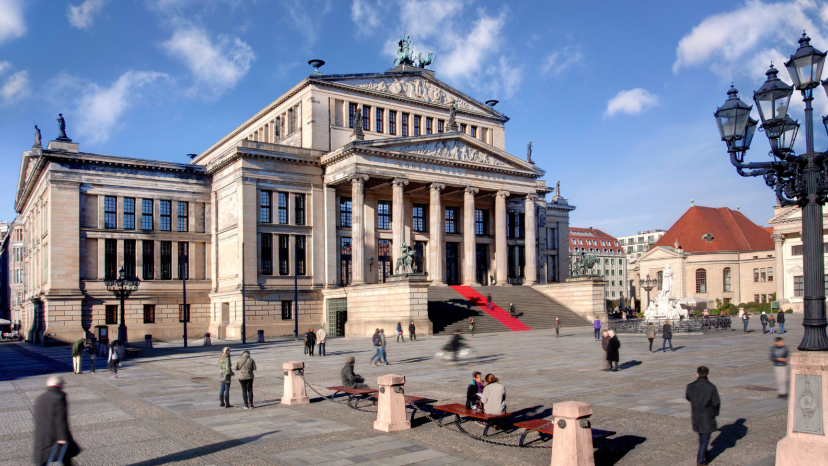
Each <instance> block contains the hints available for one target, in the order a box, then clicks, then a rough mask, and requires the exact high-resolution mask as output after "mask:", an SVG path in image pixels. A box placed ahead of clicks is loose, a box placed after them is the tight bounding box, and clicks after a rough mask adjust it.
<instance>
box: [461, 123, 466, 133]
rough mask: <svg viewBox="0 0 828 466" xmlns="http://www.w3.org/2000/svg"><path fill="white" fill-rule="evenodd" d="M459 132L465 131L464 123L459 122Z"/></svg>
mask: <svg viewBox="0 0 828 466" xmlns="http://www.w3.org/2000/svg"><path fill="white" fill-rule="evenodd" d="M460 132H461V133H465V132H466V124H465V123H460Z"/></svg>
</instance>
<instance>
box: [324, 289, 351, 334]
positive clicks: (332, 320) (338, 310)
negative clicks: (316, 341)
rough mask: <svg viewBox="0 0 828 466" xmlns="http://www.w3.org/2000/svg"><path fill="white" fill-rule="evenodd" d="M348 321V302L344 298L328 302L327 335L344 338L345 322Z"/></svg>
mask: <svg viewBox="0 0 828 466" xmlns="http://www.w3.org/2000/svg"><path fill="white" fill-rule="evenodd" d="M347 320H348V300H347V299H345V298H337V299H329V300H328V335H330V336H332V337H344V336H345V322H346V321H347Z"/></svg>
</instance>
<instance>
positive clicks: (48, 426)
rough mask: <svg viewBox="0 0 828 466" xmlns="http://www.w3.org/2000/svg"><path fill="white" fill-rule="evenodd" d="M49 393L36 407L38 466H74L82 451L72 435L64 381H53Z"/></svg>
mask: <svg viewBox="0 0 828 466" xmlns="http://www.w3.org/2000/svg"><path fill="white" fill-rule="evenodd" d="M46 386H47V387H48V388H47V389H46V392H45V393H43V394H42V395H40V396H39V397H37V400H35V405H34V424H35V425H34V427H35V435H34V463H35V464H38V465H49V466H51V464H52V461H55V460H57V461H58V464H63V465H64V466H71V464H72V458H74V457H75V456H78V454H79V453H80V451H81V449H80V447H78V444H77V443H75V440H74V439H73V438H72V433H71V432H69V415H68V411H67V406H66V393H64V392H63V378H61V377H60V376H58V375H53V376H51V377H49V380H48V381H47V382H46Z"/></svg>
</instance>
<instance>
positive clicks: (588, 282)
mask: <svg viewBox="0 0 828 466" xmlns="http://www.w3.org/2000/svg"><path fill="white" fill-rule="evenodd" d="M606 284H607V282H605V281H604V280H601V279H600V278H569V279H567V281H566V283H550V284H547V285H534V286H532V288H534V289H536V290H538V291H540V292H541V293H543V294H544V295H546V296H547V297H549V298H550V299H552V300H554V301H556V302H558V303H560V304H562V305H563V306H564V307H566V308H567V309H569V310H570V311H572V312H574V313H575V314H578V315H579V316H581V317H583V318H584V319H586V320H587V321H589V322H592V321H593V320H595V318H596V317H598V318H599V319H601V322H604V323H606V322H607V308H606V298H605V296H604V287H605V286H606Z"/></svg>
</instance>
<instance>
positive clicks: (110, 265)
mask: <svg viewBox="0 0 828 466" xmlns="http://www.w3.org/2000/svg"><path fill="white" fill-rule="evenodd" d="M117 248H118V240H116V239H107V240H104V278H105V279H107V280H114V279H116V278H118V270H117V268H116V267H117V265H116V261H117Z"/></svg>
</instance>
